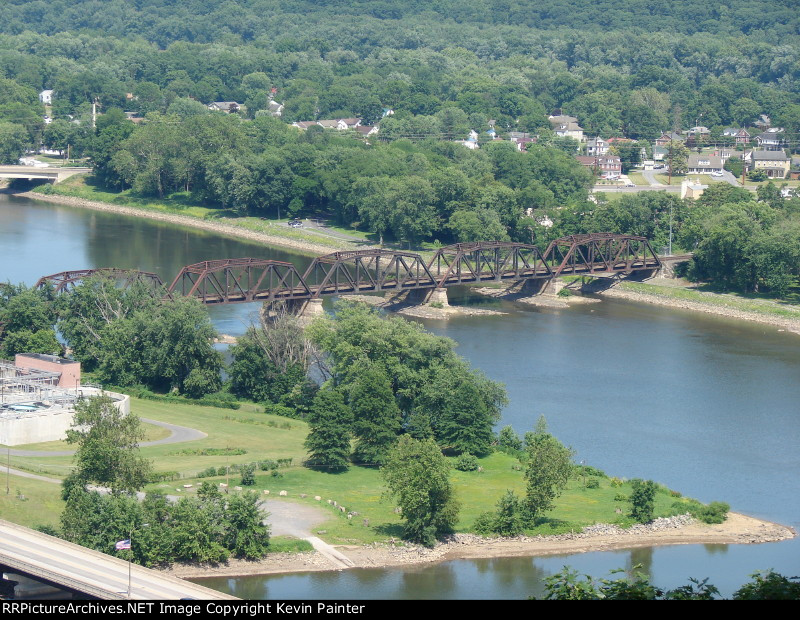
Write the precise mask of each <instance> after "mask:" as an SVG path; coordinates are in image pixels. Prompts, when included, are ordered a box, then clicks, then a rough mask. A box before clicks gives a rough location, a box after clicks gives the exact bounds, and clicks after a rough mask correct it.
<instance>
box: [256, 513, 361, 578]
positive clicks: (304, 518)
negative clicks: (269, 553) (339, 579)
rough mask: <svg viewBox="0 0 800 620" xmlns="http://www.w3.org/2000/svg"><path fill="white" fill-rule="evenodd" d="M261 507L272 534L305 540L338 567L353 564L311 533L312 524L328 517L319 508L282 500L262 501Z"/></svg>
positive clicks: (347, 566) (314, 524)
mask: <svg viewBox="0 0 800 620" xmlns="http://www.w3.org/2000/svg"><path fill="white" fill-rule="evenodd" d="M261 508H262V510H267V511H268V512H269V516H268V517H267V519H266V522H267V523H269V525H270V531H271V535H272V536H293V537H294V538H301V539H303V540H307V541H308V542H310V543H311V546H312V547H314V549H315V550H316V551H318V552H319V553H321V554H322V555H324V556H325V557H326V558H328V559H329V560H330V561H331V562H333V563H334V564H335V565H336V566H338V567H339V568H352V567H353V566H354V564H353V562H352V561H351V560H350V558H348V557H347V556H345V555H343V554H342V553H341V552H339V551H337V550H336V549H335V548H334V547H332V546H331V545H329V544H328V543H326V542H325V541H324V540H321V539H320V538H318V537H317V536H314V535H313V534H312V533H311V530H312V528H313V527H314V526H316V525H317V524H319V523H322V522H324V521H327V520H328V518H329V515H327V514H326V513H325V511H324V510H322V509H321V508H317V507H316V506H308V505H306V504H295V503H294V502H287V501H282V500H269V502H268V503H267V502H262V504H261Z"/></svg>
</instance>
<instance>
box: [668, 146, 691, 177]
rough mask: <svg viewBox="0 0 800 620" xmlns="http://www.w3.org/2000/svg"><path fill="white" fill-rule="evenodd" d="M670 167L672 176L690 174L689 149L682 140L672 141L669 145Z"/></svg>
mask: <svg viewBox="0 0 800 620" xmlns="http://www.w3.org/2000/svg"><path fill="white" fill-rule="evenodd" d="M667 149H668V152H669V155H668V157H669V165H670V169H671V170H672V174H686V173H687V172H689V149H688V148H686V145H685V144H684V143H683V142H681V141H680V140H672V141H671V142H669V144H667Z"/></svg>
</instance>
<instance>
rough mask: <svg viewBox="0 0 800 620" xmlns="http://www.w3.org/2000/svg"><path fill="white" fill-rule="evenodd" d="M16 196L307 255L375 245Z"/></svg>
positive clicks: (75, 200) (221, 221)
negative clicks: (322, 240)
mask: <svg viewBox="0 0 800 620" xmlns="http://www.w3.org/2000/svg"><path fill="white" fill-rule="evenodd" d="M13 195H15V196H22V197H24V198H29V199H31V200H39V201H42V202H50V203H53V204H59V205H65V206H68V207H77V208H80V209H93V210H95V211H105V212H107V213H118V214H120V215H128V216H132V217H144V218H147V219H150V220H156V221H158V222H169V223H171V224H178V225H180V226H189V227H192V228H199V229H200V230H205V231H208V232H213V233H216V234H219V235H225V236H228V237H234V238H236V239H243V240H247V241H256V242H258V243H264V244H267V245H274V246H279V247H282V248H287V249H290V250H294V251H296V252H300V253H303V254H307V255H310V256H319V255H322V254H330V253H331V252H336V251H344V250H354V249H362V250H363V249H369V248H371V247H373V246H371V245H359V244H355V243H350V242H347V241H344V240H341V239H336V240H334V239H333V238H331V239H330V242H331V245H326V244H322V243H314V242H312V241H308V240H301V239H292V238H289V237H284V236H280V235H276V234H269V233H267V232H259V231H256V230H250V229H249V228H245V227H243V226H239V225H237V224H235V223H234V222H235V220H234V219H233V218H220V219H214V220H206V219H200V218H199V217H193V216H191V215H178V214H174V213H164V212H160V211H154V210H149V209H140V208H137V207H128V206H122V205H115V204H111V203H108V202H99V201H96V200H87V199H85V198H77V197H75V196H62V195H58V194H40V193H38V192H33V191H28V192H13ZM226 220H227V221H226Z"/></svg>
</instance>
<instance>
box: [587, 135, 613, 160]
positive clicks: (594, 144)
mask: <svg viewBox="0 0 800 620" xmlns="http://www.w3.org/2000/svg"><path fill="white" fill-rule="evenodd" d="M606 153H608V142H606V141H605V140H603V138H600V137H599V136H598V137H597V138H589V141H588V142H587V143H586V154H587V155H591V156H595V155H605V154H606Z"/></svg>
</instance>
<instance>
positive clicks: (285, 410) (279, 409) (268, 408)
mask: <svg viewBox="0 0 800 620" xmlns="http://www.w3.org/2000/svg"><path fill="white" fill-rule="evenodd" d="M264 413H268V414H270V415H279V416H282V417H284V418H296V417H298V416H297V411H296V410H294V409H292V408H291V407H287V406H285V405H275V404H273V403H266V404H265V405H264Z"/></svg>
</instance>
